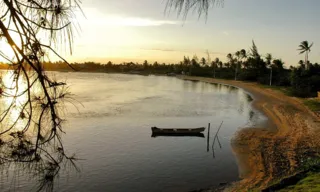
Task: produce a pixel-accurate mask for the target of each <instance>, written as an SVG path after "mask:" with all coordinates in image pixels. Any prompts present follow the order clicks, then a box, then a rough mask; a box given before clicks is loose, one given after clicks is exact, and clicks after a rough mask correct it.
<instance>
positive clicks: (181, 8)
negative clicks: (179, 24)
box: [166, 0, 224, 19]
mask: <svg viewBox="0 0 320 192" xmlns="http://www.w3.org/2000/svg"><path fill="white" fill-rule="evenodd" d="M223 2H224V0H167V6H166V11H167V12H170V11H171V9H174V10H175V11H177V14H178V15H182V16H183V18H184V19H186V18H187V15H188V13H189V11H194V12H197V13H198V16H199V17H201V16H202V15H203V14H204V15H205V16H208V10H209V8H210V7H212V6H223Z"/></svg>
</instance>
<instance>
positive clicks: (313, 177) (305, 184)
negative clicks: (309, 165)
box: [279, 172, 320, 192]
mask: <svg viewBox="0 0 320 192" xmlns="http://www.w3.org/2000/svg"><path fill="white" fill-rule="evenodd" d="M279 191H280V192H288V191H310V192H311V191H320V173H319V172H316V173H314V172H309V173H308V176H307V177H305V178H304V179H302V180H300V181H299V182H298V183H297V184H295V185H291V186H288V187H286V188H283V189H281V190H279Z"/></svg>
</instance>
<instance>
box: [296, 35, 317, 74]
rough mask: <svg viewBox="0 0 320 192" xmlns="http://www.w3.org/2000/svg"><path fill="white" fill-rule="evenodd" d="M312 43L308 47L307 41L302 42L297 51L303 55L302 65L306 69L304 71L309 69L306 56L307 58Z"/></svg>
mask: <svg viewBox="0 0 320 192" xmlns="http://www.w3.org/2000/svg"><path fill="white" fill-rule="evenodd" d="M312 45H313V43H311V44H310V45H309V42H308V41H302V42H301V43H300V45H299V49H298V51H300V54H302V53H305V54H306V55H305V60H304V64H305V67H306V70H308V69H309V68H310V64H309V63H308V56H309V53H310V51H311V47H312Z"/></svg>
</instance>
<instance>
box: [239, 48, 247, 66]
mask: <svg viewBox="0 0 320 192" xmlns="http://www.w3.org/2000/svg"><path fill="white" fill-rule="evenodd" d="M240 56H241V59H242V63H244V62H245V61H244V60H245V59H246V58H247V51H246V50H245V49H241V50H240Z"/></svg>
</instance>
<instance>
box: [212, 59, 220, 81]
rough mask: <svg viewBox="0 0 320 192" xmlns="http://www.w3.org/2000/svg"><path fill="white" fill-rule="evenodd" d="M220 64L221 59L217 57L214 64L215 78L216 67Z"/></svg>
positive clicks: (214, 75)
mask: <svg viewBox="0 0 320 192" xmlns="http://www.w3.org/2000/svg"><path fill="white" fill-rule="evenodd" d="M219 62H220V59H219V58H218V57H217V58H215V60H214V61H213V62H212V67H213V78H216V67H217V66H218V64H219Z"/></svg>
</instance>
